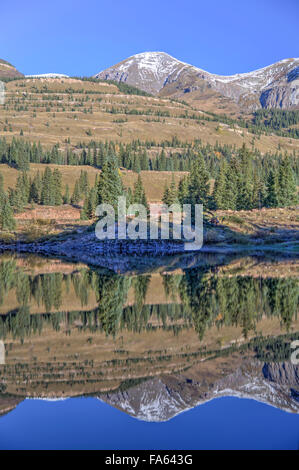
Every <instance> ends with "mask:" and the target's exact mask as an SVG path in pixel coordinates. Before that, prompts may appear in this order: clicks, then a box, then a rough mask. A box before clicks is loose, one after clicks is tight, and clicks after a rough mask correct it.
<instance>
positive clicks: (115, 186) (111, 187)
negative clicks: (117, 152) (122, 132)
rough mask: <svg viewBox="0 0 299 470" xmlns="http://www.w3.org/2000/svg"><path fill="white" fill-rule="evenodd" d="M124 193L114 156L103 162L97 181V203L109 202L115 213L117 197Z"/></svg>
mask: <svg viewBox="0 0 299 470" xmlns="http://www.w3.org/2000/svg"><path fill="white" fill-rule="evenodd" d="M123 194H124V190H123V184H122V180H121V177H120V173H119V170H118V166H117V162H116V159H115V158H110V159H109V160H107V161H106V162H105V163H104V166H103V169H102V173H101V175H100V179H99V183H98V204H111V205H112V207H113V208H114V210H115V213H116V214H117V208H118V198H119V197H120V196H122V195H123Z"/></svg>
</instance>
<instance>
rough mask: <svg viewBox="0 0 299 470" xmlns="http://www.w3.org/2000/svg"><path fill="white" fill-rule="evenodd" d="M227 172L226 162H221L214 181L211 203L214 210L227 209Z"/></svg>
mask: <svg viewBox="0 0 299 470" xmlns="http://www.w3.org/2000/svg"><path fill="white" fill-rule="evenodd" d="M227 172H228V166H227V163H226V161H223V162H222V164H221V166H220V170H219V173H218V175H217V177H216V179H215V184H214V190H213V201H214V206H215V208H216V209H227V200H226V193H227Z"/></svg>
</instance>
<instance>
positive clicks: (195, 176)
mask: <svg viewBox="0 0 299 470" xmlns="http://www.w3.org/2000/svg"><path fill="white" fill-rule="evenodd" d="M188 186H189V187H188V197H187V199H188V203H189V204H192V205H193V206H194V205H195V204H203V205H204V206H205V207H207V205H208V201H209V189H210V188H209V174H208V172H207V169H206V165H205V161H204V158H203V156H202V155H201V154H199V156H198V157H197V158H196V160H195V161H194V162H193V163H192V166H191V170H190V175H189V181H188Z"/></svg>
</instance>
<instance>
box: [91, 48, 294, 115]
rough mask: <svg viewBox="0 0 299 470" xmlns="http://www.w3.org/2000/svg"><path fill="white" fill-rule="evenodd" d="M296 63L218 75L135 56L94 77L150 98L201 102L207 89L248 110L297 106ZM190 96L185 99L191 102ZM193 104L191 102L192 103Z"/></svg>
mask: <svg viewBox="0 0 299 470" xmlns="http://www.w3.org/2000/svg"><path fill="white" fill-rule="evenodd" d="M298 70H299V59H296V58H294V59H283V60H281V61H279V62H276V63H274V64H272V65H268V66H266V67H263V68H261V69H258V70H255V71H253V72H246V73H238V74H235V75H227V76H226V75H217V74H212V73H209V72H206V71H205V70H202V69H200V68H198V67H195V66H193V65H190V64H187V63H185V62H182V61H180V60H178V59H176V58H174V57H172V56H171V55H169V54H167V53H166V52H160V51H153V52H141V53H138V54H135V55H133V56H131V57H129V58H127V59H125V60H123V61H121V62H119V63H118V64H116V65H114V66H112V67H109V68H108V69H106V70H104V71H102V72H100V73H98V74H96V75H95V78H99V79H101V80H113V81H117V82H125V83H128V84H129V85H133V86H135V87H137V88H140V89H141V90H144V91H146V92H148V93H151V94H153V95H158V94H160V93H161V92H162V90H163V93H162V95H163V96H164V97H173V98H180V97H183V96H184V99H185V98H186V93H191V94H192V93H194V92H195V94H196V97H195V99H196V100H198V99H201V98H202V97H204V94H205V93H206V92H207V90H208V89H212V90H214V91H215V92H217V93H218V94H219V96H220V95H223V96H225V97H226V98H230V99H231V100H232V101H234V102H235V103H237V104H238V105H239V106H241V107H243V108H247V109H249V110H253V109H257V108H260V107H261V106H262V107H266V108H267V107H280V108H291V107H297V106H298V105H299V76H298V75H299V72H298ZM191 96H192V95H189V96H188V98H191ZM191 101H192V99H191Z"/></svg>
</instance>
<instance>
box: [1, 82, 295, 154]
mask: <svg viewBox="0 0 299 470" xmlns="http://www.w3.org/2000/svg"><path fill="white" fill-rule="evenodd" d="M211 98H213V97H211ZM213 99H214V98H213ZM212 103H213V101H212ZM215 103H216V102H215ZM215 106H216V104H215ZM198 107H200V104H199V105H198ZM203 108H204V109H206V110H210V111H213V109H211V108H210V105H209V106H207V105H206V104H205V105H203ZM212 108H213V105H212ZM223 111H225V112H226V111H227V112H228V108H227V104H225V103H224V108H223ZM125 112H127V113H134V114H126V113H125ZM136 112H137V113H140V114H136ZM186 112H188V113H189V116H191V115H195V116H197V117H200V116H203V115H204V113H203V112H202V111H200V110H199V109H196V108H194V109H193V108H191V107H190V106H189V105H187V104H184V103H182V102H177V101H174V100H170V99H168V98H161V97H160V98H155V97H145V96H137V95H125V94H122V93H120V91H119V89H118V88H117V87H116V85H113V84H107V83H103V82H88V81H82V80H79V79H78V80H77V79H71V78H69V79H67V78H42V79H24V80H16V81H12V82H9V83H7V84H6V103H5V105H4V106H1V109H0V113H1V114H0V136H2V137H6V138H7V139H8V140H11V139H12V138H13V137H19V136H20V133H21V131H22V133H23V135H24V139H26V140H29V141H31V142H32V141H40V142H41V143H42V144H46V145H53V144H55V143H57V142H58V143H59V144H60V146H61V148H66V146H67V144H66V140H68V139H70V142H71V146H74V145H76V144H78V143H79V142H82V141H84V142H88V141H90V140H96V141H106V140H117V141H121V142H131V141H132V140H134V139H140V140H142V141H144V140H155V141H157V142H161V141H163V140H171V139H172V137H173V136H176V137H178V138H179V139H180V140H182V141H187V142H191V141H193V140H194V139H201V140H202V142H203V143H211V144H215V143H216V142H219V143H221V144H231V145H236V146H237V147H240V146H241V145H242V144H243V143H244V142H245V143H246V144H247V145H248V146H249V147H252V145H254V146H255V147H256V148H258V149H259V150H260V151H261V152H266V151H271V152H275V151H276V150H278V148H280V149H281V150H287V151H293V150H298V149H299V141H298V140H296V139H289V138H283V137H278V136H275V135H269V136H265V135H262V136H261V137H260V138H258V137H257V136H255V137H254V135H253V134H250V133H248V132H247V130H246V129H243V128H238V126H236V127H235V128H233V127H230V126H228V125H225V124H220V125H219V124H218V123H217V122H208V121H199V120H197V119H190V117H189V118H185V117H184V116H185V114H186ZM149 113H150V114H149Z"/></svg>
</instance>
